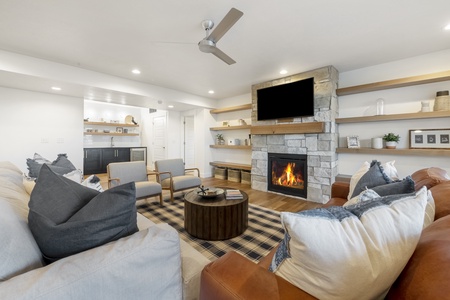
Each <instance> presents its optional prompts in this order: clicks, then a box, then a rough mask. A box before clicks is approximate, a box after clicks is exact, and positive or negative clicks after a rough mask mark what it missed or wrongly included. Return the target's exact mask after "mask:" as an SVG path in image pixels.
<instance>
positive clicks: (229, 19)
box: [208, 7, 244, 43]
mask: <svg viewBox="0 0 450 300" xmlns="http://www.w3.org/2000/svg"><path fill="white" fill-rule="evenodd" d="M242 15H244V13H243V12H242V11H240V10H237V9H236V8H234V7H233V8H231V9H230V11H229V12H228V13H227V14H226V15H225V17H224V18H223V19H222V21H220V23H219V25H217V26H216V28H215V29H214V30H213V31H212V32H211V34H210V35H209V36H208V40H210V41H213V42H214V43H217V42H218V41H219V40H220V38H221V37H222V36H223V35H224V34H225V33H226V32H227V31H228V30H229V29H230V28H231V27H232V26H233V25H234V24H235V23H236V22H237V21H238V20H239V19H240V18H241V17H242Z"/></svg>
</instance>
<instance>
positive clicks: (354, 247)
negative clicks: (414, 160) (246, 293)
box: [270, 189, 427, 300]
mask: <svg viewBox="0 0 450 300" xmlns="http://www.w3.org/2000/svg"><path fill="white" fill-rule="evenodd" d="M385 198H386V199H382V200H376V201H364V202H361V203H360V204H359V205H352V206H348V207H338V206H333V207H328V208H319V209H313V210H307V211H302V212H299V213H290V212H282V213H281V222H282V224H283V227H284V229H285V232H286V234H285V238H284V240H283V242H282V243H281V244H280V247H279V248H278V250H277V252H276V254H275V256H274V258H273V260H272V264H271V266H270V270H272V271H274V272H275V274H277V275H279V276H281V277H282V278H284V279H286V280H287V281H289V282H291V283H292V284H294V285H295V286H297V287H299V288H301V289H302V290H304V291H306V292H307V293H309V294H311V295H313V296H314V297H317V298H319V299H327V300H334V299H345V300H350V299H358V300H361V299H379V298H383V297H384V295H385V294H386V293H387V291H388V290H389V288H390V286H391V285H392V283H393V282H394V281H395V279H396V278H397V277H398V276H399V274H400V272H401V271H402V269H403V268H404V266H405V265H406V263H407V262H408V260H409V258H410V257H411V255H412V253H413V252H414V249H415V247H416V245H417V243H418V241H419V238H420V234H421V232H422V226H423V220H424V212H425V206H426V202H427V191H426V189H421V190H420V191H419V192H417V193H413V194H411V195H408V196H405V195H392V196H387V197H385Z"/></svg>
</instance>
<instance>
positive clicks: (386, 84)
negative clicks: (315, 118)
mask: <svg viewBox="0 0 450 300" xmlns="http://www.w3.org/2000/svg"><path fill="white" fill-rule="evenodd" d="M447 80H450V71H445V72H438V73H432V74H426V75H420V76H412V77H405V78H400V79H393V80H386V81H380V82H374V83H369V84H362V85H356V86H350V87H345V88H340V89H337V90H336V94H337V95H338V96H345V95H352V94H358V93H365V92H373V91H379V90H387V89H394V88H399V87H406V86H413V85H419V84H426V83H434V82H441V81H447Z"/></svg>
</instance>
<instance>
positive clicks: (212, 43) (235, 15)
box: [198, 7, 244, 65]
mask: <svg viewBox="0 0 450 300" xmlns="http://www.w3.org/2000/svg"><path fill="white" fill-rule="evenodd" d="M243 14H244V13H243V12H241V11H240V10H237V9H236V8H234V7H233V8H231V9H230V11H229V12H228V13H227V14H226V15H225V17H224V18H223V19H222V21H220V23H219V24H218V25H217V27H216V28H215V29H214V30H213V31H212V32H211V33H209V31H210V30H211V29H212V28H213V27H214V22H213V21H211V20H203V21H202V27H203V29H204V30H205V31H206V37H205V38H204V39H202V40H201V41H200V42H198V48H199V49H200V51H202V52H205V53H212V54H214V55H215V56H217V57H218V58H220V59H221V60H223V61H224V62H225V63H227V64H229V65H232V64H234V63H236V62H235V61H234V60H233V59H232V58H231V57H229V56H228V55H226V54H225V53H224V52H223V51H222V50H220V49H219V48H217V46H216V43H217V42H218V41H219V40H220V39H221V38H222V37H223V36H224V34H225V33H226V32H227V31H228V30H229V29H230V28H231V27H232V26H233V25H234V24H235V23H236V22H237V21H238V20H239V19H240V18H241V17H242V15H243Z"/></svg>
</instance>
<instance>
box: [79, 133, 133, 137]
mask: <svg viewBox="0 0 450 300" xmlns="http://www.w3.org/2000/svg"><path fill="white" fill-rule="evenodd" d="M84 135H110V136H111V135H114V136H138V135H139V133H119V132H84Z"/></svg>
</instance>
